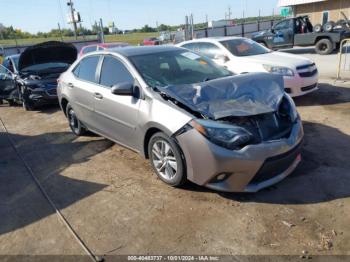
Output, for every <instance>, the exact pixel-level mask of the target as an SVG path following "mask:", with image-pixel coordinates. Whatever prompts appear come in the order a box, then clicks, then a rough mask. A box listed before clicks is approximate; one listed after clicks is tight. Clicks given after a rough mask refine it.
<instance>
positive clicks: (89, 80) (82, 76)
mask: <svg viewBox="0 0 350 262" xmlns="http://www.w3.org/2000/svg"><path fill="white" fill-rule="evenodd" d="M100 59H101V56H99V55H93V56H87V57H85V58H83V59H82V60H81V61H80V63H79V64H78V65H77V66H76V67H75V68H74V69H73V71H72V73H73V75H74V79H72V80H73V81H71V82H68V83H65V84H66V85H67V89H68V92H69V97H70V102H71V103H72V104H73V108H74V110H75V113H76V114H77V116H78V118H79V119H80V120H81V121H82V122H83V123H84V124H86V125H87V127H90V128H92V129H95V121H94V112H93V111H94V94H95V87H96V84H97V82H98V81H97V74H96V72H97V67H98V64H99V61H100Z"/></svg>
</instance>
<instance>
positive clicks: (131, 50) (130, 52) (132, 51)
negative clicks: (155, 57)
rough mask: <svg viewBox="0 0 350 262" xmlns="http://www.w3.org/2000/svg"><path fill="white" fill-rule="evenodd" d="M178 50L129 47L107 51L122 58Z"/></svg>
mask: <svg viewBox="0 0 350 262" xmlns="http://www.w3.org/2000/svg"><path fill="white" fill-rule="evenodd" d="M174 50H179V47H176V46H170V45H167V46H130V47H124V48H111V49H109V50H108V51H109V52H114V53H118V54H121V55H123V56H126V57H129V56H136V55H148V54H153V53H160V52H166V51H174Z"/></svg>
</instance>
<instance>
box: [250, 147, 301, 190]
mask: <svg viewBox="0 0 350 262" xmlns="http://www.w3.org/2000/svg"><path fill="white" fill-rule="evenodd" d="M301 145H302V143H300V144H299V145H297V146H296V147H295V148H293V149H292V150H291V151H289V152H287V153H284V154H282V155H278V156H274V157H271V158H268V159H266V161H265V162H264V164H263V165H262V167H261V168H260V169H259V171H258V173H257V174H256V175H255V176H254V178H253V179H252V180H251V181H250V183H249V184H258V183H261V182H264V181H266V180H269V179H271V178H274V177H276V176H278V175H280V174H282V173H283V172H284V171H286V170H287V169H288V168H289V167H290V166H291V165H292V164H293V163H294V161H295V160H296V158H297V157H298V155H299V154H300V149H301Z"/></svg>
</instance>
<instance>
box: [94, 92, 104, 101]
mask: <svg viewBox="0 0 350 262" xmlns="http://www.w3.org/2000/svg"><path fill="white" fill-rule="evenodd" d="M94 97H95V98H96V99H100V100H101V99H103V95H101V94H100V93H95V94H94Z"/></svg>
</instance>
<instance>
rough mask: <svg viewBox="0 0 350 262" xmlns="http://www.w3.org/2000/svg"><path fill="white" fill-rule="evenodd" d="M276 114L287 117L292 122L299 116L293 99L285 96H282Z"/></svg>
mask: <svg viewBox="0 0 350 262" xmlns="http://www.w3.org/2000/svg"><path fill="white" fill-rule="evenodd" d="M278 112H279V113H280V114H282V115H289V116H290V118H291V120H292V122H294V121H295V120H297V118H298V116H299V115H298V112H297V108H296V106H295V103H294V101H293V99H292V98H291V97H290V96H289V95H287V94H286V95H285V96H284V98H283V100H282V102H281V104H280V108H279V110H278Z"/></svg>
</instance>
